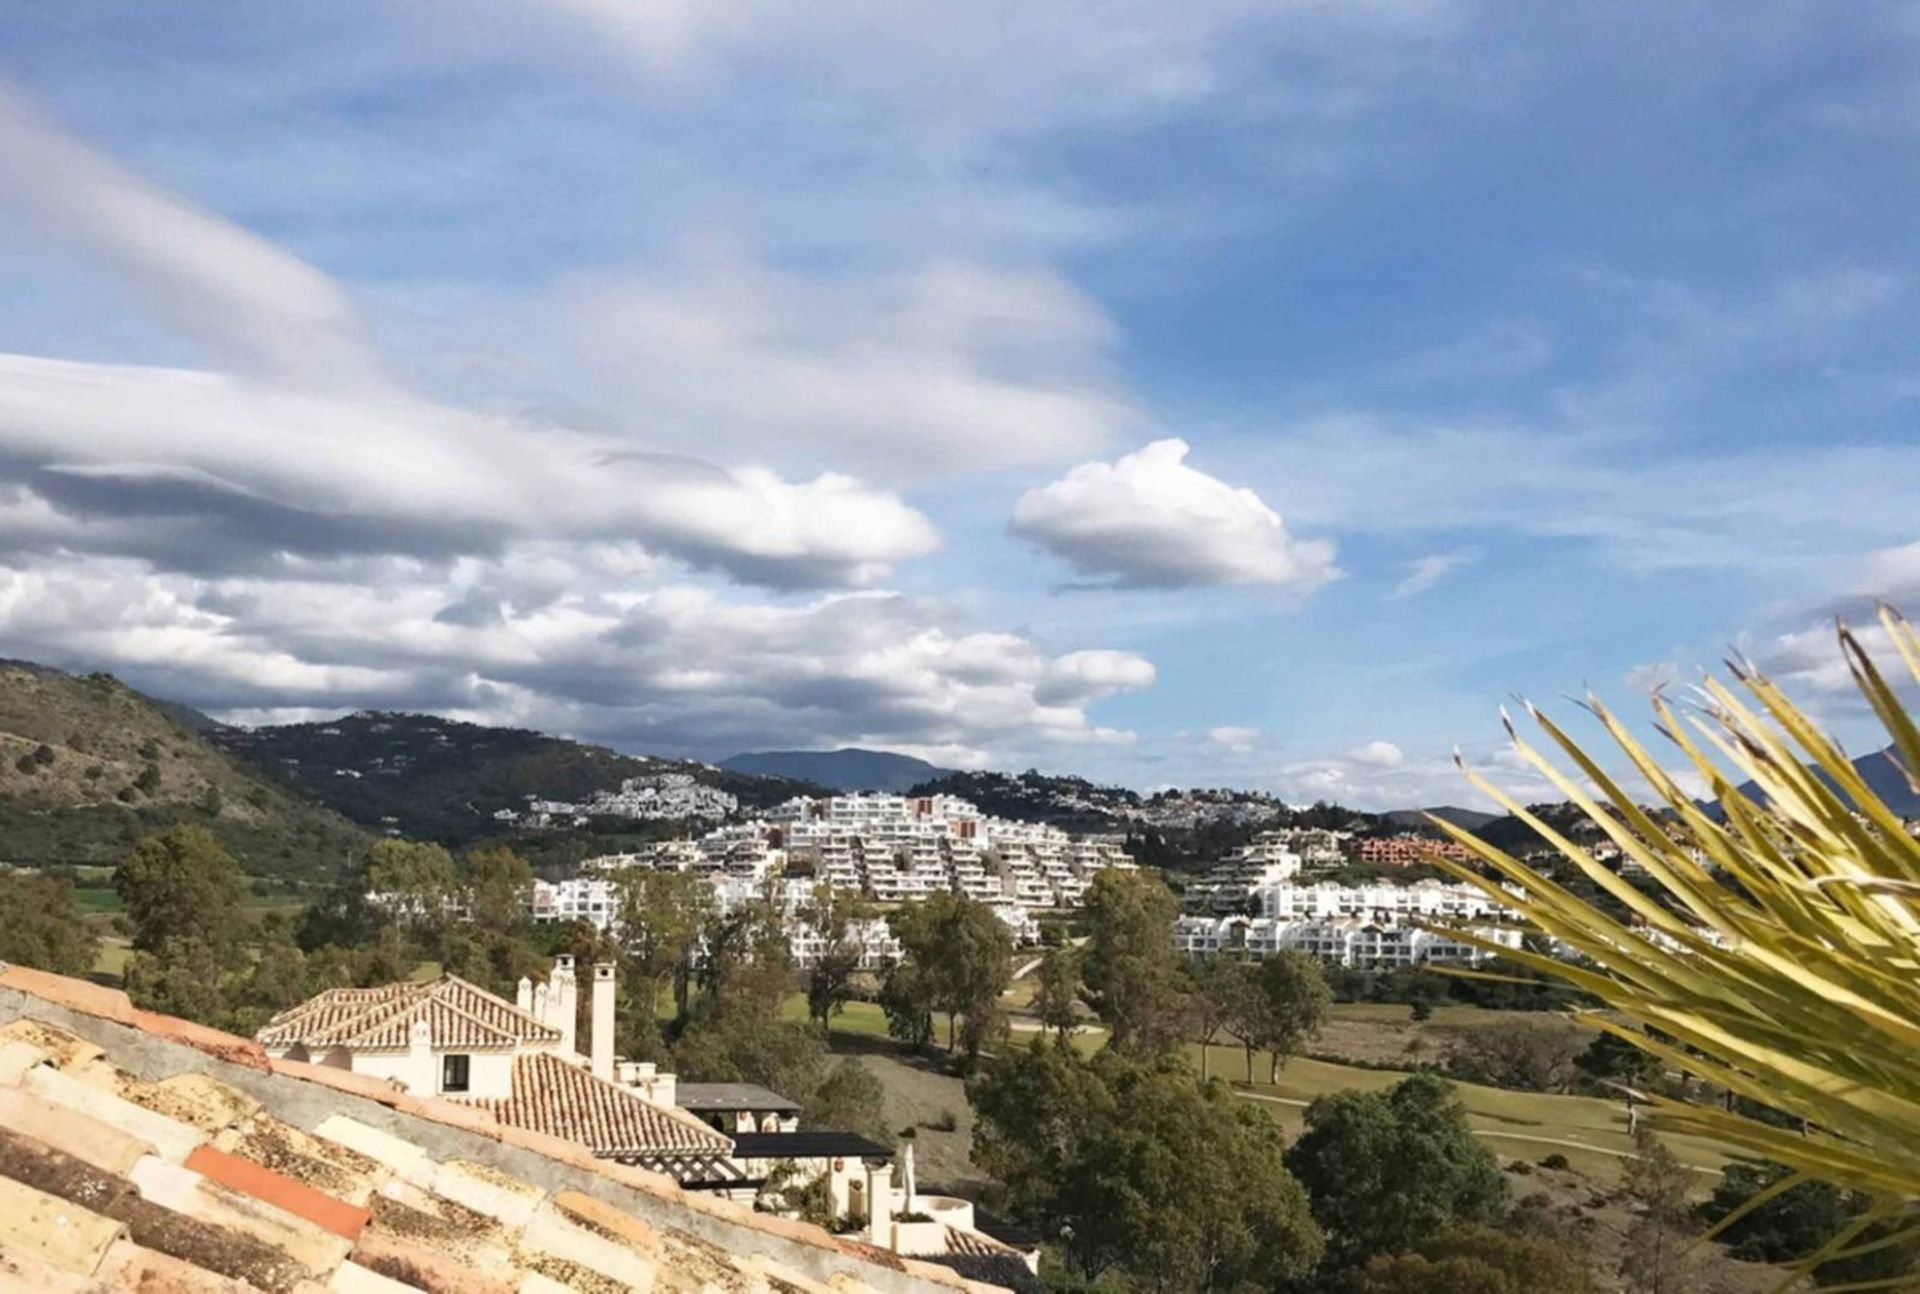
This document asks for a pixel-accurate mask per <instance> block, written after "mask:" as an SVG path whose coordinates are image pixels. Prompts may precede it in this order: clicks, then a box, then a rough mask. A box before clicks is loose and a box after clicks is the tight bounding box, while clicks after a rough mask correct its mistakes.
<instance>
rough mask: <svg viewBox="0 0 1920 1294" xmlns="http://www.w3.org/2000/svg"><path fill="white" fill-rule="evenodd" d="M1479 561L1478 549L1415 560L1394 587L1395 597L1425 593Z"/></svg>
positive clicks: (1436, 554)
mask: <svg viewBox="0 0 1920 1294" xmlns="http://www.w3.org/2000/svg"><path fill="white" fill-rule="evenodd" d="M1479 560H1480V550H1479V549H1477V548H1456V549H1454V550H1453V551H1452V552H1446V553H1429V554H1428V555H1427V556H1425V557H1419V558H1415V559H1414V561H1413V562H1412V563H1411V564H1409V565H1408V567H1407V573H1406V575H1405V577H1404V578H1402V579H1401V581H1400V582H1399V583H1398V584H1396V585H1394V586H1393V596H1394V597H1396V598H1410V597H1412V596H1413V595H1414V594H1416V593H1425V592H1426V591H1427V590H1428V589H1430V588H1432V587H1433V586H1434V585H1436V584H1438V583H1439V582H1440V581H1441V580H1444V579H1446V578H1447V577H1448V576H1449V575H1451V574H1453V573H1454V572H1455V571H1457V570H1459V569H1460V568H1461V567H1463V566H1471V565H1472V564H1473V563H1474V562H1477V561H1479Z"/></svg>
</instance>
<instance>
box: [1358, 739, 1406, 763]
mask: <svg viewBox="0 0 1920 1294" xmlns="http://www.w3.org/2000/svg"><path fill="white" fill-rule="evenodd" d="M1347 758H1348V759H1350V760H1352V761H1353V762H1354V763H1356V764H1367V765H1369V766H1371V767H1373V768H1398V767H1400V765H1402V764H1404V763H1406V760H1407V757H1406V755H1405V754H1404V753H1403V752H1402V751H1401V749H1400V748H1399V747H1398V746H1396V745H1394V744H1393V743H1392V742H1390V741H1369V742H1366V743H1365V744H1363V745H1359V746H1355V747H1354V748H1353V749H1352V750H1350V751H1348V752H1347Z"/></svg>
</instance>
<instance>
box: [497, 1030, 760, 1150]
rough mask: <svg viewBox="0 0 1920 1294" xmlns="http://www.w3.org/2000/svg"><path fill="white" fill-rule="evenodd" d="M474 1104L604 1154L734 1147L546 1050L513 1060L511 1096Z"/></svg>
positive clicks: (704, 1127) (691, 1121) (701, 1126)
mask: <svg viewBox="0 0 1920 1294" xmlns="http://www.w3.org/2000/svg"><path fill="white" fill-rule="evenodd" d="M473 1104H474V1105H476V1106H478V1107H480V1108H481V1109H484V1110H486V1111H488V1112H489V1113H490V1114H492V1115H493V1117H494V1118H496V1119H498V1120H499V1121H500V1122H502V1123H509V1124H512V1125H513V1126H515V1127H517V1128H529V1129H532V1130H533V1131H535V1132H545V1133H550V1134H551V1135H553V1136H556V1137H565V1138H567V1139H568V1140H571V1141H578V1142H580V1143H581V1144H582V1145H584V1146H586V1147H588V1148H589V1149H590V1150H592V1151H593V1153H594V1154H596V1155H602V1156H607V1157H629V1158H639V1157H642V1156H647V1155H657V1154H662V1153H671V1152H682V1153H685V1152H693V1153H702V1152H705V1153H709V1154H716V1155H726V1154H729V1153H730V1152H731V1151H732V1149H733V1143H732V1141H731V1140H729V1139H728V1138H727V1137H725V1136H723V1135H721V1134H720V1133H718V1132H715V1131H714V1130H713V1129H712V1128H709V1127H708V1126H707V1125H706V1124H704V1123H701V1122H700V1121H699V1120H697V1119H693V1118H690V1117H688V1116H686V1115H681V1114H676V1113H674V1112H672V1111H669V1110H663V1109H661V1108H660V1107H659V1106H657V1105H651V1104H649V1103H647V1102H646V1101H643V1100H641V1099H640V1098H639V1097H638V1096H635V1095H634V1094H633V1093H632V1092H629V1091H626V1090H625V1089H624V1088H619V1087H615V1086H614V1085H613V1084H611V1083H608V1082H604V1081H602V1080H601V1079H598V1078H595V1077H594V1076H593V1075H592V1074H590V1073H588V1072H587V1071H586V1070H584V1069H582V1068H580V1067H579V1066H578V1065H570V1064H568V1063H567V1062H566V1061H564V1060H561V1059H560V1058H559V1057H558V1056H554V1055H551V1054H548V1053H544V1052H542V1053H538V1054H535V1055H531V1056H519V1057H516V1058H515V1060H514V1062H513V1096H512V1098H511V1099H509V1100H483V1101H475V1102H473Z"/></svg>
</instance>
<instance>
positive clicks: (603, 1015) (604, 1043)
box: [587, 962, 613, 1083]
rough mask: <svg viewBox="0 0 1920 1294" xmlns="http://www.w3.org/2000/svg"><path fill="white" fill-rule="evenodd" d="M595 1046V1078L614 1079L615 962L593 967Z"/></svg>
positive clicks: (591, 1039)
mask: <svg viewBox="0 0 1920 1294" xmlns="http://www.w3.org/2000/svg"><path fill="white" fill-rule="evenodd" d="M587 1041H588V1044H589V1045H590V1046H591V1047H592V1048H593V1062H592V1070H593V1076H594V1077H595V1078H600V1079H605V1080H606V1081H607V1082H609V1083H611V1082H612V1081H613V963H612V962H600V963H598V964H597V965H596V966H594V968H593V1036H592V1037H590V1038H589V1039H588V1040H587Z"/></svg>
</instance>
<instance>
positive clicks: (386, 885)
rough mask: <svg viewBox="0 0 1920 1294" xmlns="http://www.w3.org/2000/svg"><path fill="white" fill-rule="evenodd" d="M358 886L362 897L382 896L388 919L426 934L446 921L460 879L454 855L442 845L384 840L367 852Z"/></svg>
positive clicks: (382, 904)
mask: <svg viewBox="0 0 1920 1294" xmlns="http://www.w3.org/2000/svg"><path fill="white" fill-rule="evenodd" d="M355 884H356V885H357V886H358V887H359V889H360V890H361V892H362V893H365V894H370V895H378V896H379V897H378V900H377V903H378V906H379V908H380V910H381V912H382V913H384V914H385V917H386V919H389V920H392V921H396V922H398V923H399V924H400V925H402V926H404V927H407V928H409V929H417V930H423V929H429V928H437V927H438V926H439V925H440V923H441V922H442V921H444V920H445V919H446V914H447V904H448V901H449V900H451V899H453V898H454V897H455V894H456V892H457V889H458V885H459V878H458V874H457V870H456V868H455V867H454V862H453V855H451V854H449V853H448V852H447V851H446V850H445V849H442V848H441V847H440V846H439V845H435V844H427V843H416V842H414V841H411V840H381V841H377V842H375V844H374V846H373V848H372V849H370V850H368V851H367V861H366V864H365V866H364V867H363V868H362V869H361V873H360V876H359V878H358V880H357V881H356V882H355Z"/></svg>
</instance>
